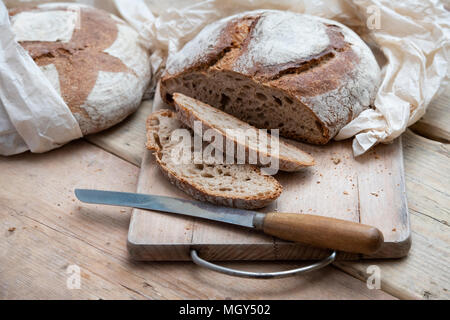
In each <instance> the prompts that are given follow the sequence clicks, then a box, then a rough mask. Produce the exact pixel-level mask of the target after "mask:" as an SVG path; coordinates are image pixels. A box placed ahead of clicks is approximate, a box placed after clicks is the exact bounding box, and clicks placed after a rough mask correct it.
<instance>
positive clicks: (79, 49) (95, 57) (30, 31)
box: [9, 3, 151, 135]
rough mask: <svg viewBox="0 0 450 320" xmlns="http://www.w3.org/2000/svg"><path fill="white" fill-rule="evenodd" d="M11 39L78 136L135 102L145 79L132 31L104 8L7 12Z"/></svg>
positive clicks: (145, 60) (146, 66)
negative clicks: (65, 109) (56, 96)
mask: <svg viewBox="0 0 450 320" xmlns="http://www.w3.org/2000/svg"><path fill="white" fill-rule="evenodd" d="M9 14H10V20H11V26H12V30H13V31H14V33H15V35H16V40H17V41H18V42H19V43H20V44H21V45H22V47H23V48H25V50H27V51H28V53H29V54H30V55H31V57H32V58H33V60H34V61H35V62H36V64H37V65H38V66H39V67H40V69H41V70H42V72H43V73H44V74H45V75H46V77H47V78H48V79H49V80H50V83H51V84H52V85H53V87H54V88H55V89H56V90H57V91H58V92H59V93H60V94H61V96H62V98H63V99H64V101H65V102H66V104H67V105H68V106H69V108H70V110H71V111H72V113H73V115H74V116H75V118H76V119H77V121H78V123H79V125H80V128H81V131H82V133H83V134H84V135H87V134H91V133H95V132H98V131H101V130H104V129H107V128H109V127H111V126H112V125H114V124H116V123H118V122H120V121H122V120H123V119H125V118H126V117H127V116H128V115H129V114H131V113H133V112H134V111H135V110H136V109H137V108H138V106H139V104H140V102H141V99H142V96H143V93H144V91H145V90H146V88H147V86H148V83H149V81H150V77H151V71H150V62H149V53H148V52H147V50H146V49H145V48H144V46H142V44H141V43H140V40H139V35H138V33H137V32H136V31H135V30H133V29H132V28H131V27H129V26H128V25H127V24H126V23H125V22H124V21H122V20H120V19H119V18H117V17H116V16H114V15H112V14H109V13H107V12H106V11H102V10H98V9H95V8H92V7H89V6H85V5H80V4H69V3H57V4H45V5H39V6H35V7H25V8H18V9H12V10H10V11H9Z"/></svg>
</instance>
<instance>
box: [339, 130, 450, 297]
mask: <svg viewBox="0 0 450 320" xmlns="http://www.w3.org/2000/svg"><path fill="white" fill-rule="evenodd" d="M403 141H404V150H405V173H406V186H407V194H408V206H409V210H410V214H411V228H412V248H411V252H410V254H409V256H408V257H407V258H404V259H400V260H397V261H382V260H376V261H367V262H365V261H364V262H337V263H335V265H336V266H337V267H338V268H341V269H342V270H344V271H346V272H348V273H349V274H351V275H353V276H356V277H358V278H361V279H365V278H366V272H365V271H366V270H367V267H368V266H370V265H377V266H378V267H379V268H380V270H381V279H382V288H383V290H385V291H387V292H389V293H390V294H392V295H394V296H396V297H399V298H404V299H409V298H424V299H449V298H450V293H449V290H450V228H449V218H450V193H449V188H448V182H449V181H450V154H449V151H450V148H449V145H448V144H442V143H439V142H435V141H431V140H428V139H426V138H423V137H420V136H418V135H416V134H414V133H412V132H410V131H409V132H407V133H406V134H404V136H403Z"/></svg>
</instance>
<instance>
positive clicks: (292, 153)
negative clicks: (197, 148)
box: [173, 93, 314, 172]
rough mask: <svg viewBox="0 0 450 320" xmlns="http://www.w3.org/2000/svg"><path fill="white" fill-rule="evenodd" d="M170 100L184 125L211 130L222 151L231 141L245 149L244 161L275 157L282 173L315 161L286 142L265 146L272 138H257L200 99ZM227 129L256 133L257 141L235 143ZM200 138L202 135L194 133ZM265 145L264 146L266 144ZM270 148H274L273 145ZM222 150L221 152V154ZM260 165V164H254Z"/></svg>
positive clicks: (242, 124) (245, 126) (181, 96)
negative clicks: (275, 147) (219, 141)
mask: <svg viewBox="0 0 450 320" xmlns="http://www.w3.org/2000/svg"><path fill="white" fill-rule="evenodd" d="M173 100H174V102H175V107H176V109H177V111H178V114H177V115H178V118H179V119H180V120H181V121H182V122H183V123H184V124H186V125H187V126H189V127H190V128H192V129H194V132H195V131H196V130H197V131H198V129H200V128H201V130H202V132H203V133H204V132H206V130H211V129H212V130H214V131H215V133H217V136H220V137H222V140H223V143H222V146H224V148H223V150H224V149H226V147H225V146H227V142H231V143H232V145H233V148H234V149H236V147H235V146H237V145H239V146H240V147H242V148H245V159H244V160H247V161H248V159H249V154H250V153H251V152H253V154H257V155H258V157H257V158H258V159H259V160H261V159H263V163H264V164H267V163H271V161H268V160H270V158H276V160H277V162H278V165H279V170H281V171H288V172H292V171H299V170H301V169H302V168H304V167H308V166H313V165H314V159H313V157H311V156H310V155H309V154H307V153H306V152H303V151H302V150H300V149H299V148H297V147H294V146H293V145H290V144H288V143H286V142H285V141H283V140H281V139H279V140H278V141H279V148H278V149H277V150H276V151H275V150H274V149H273V148H271V146H270V145H265V142H266V141H271V136H270V135H269V134H267V135H257V134H256V133H257V132H258V129H257V128H255V127H253V126H251V125H249V124H248V123H246V122H244V121H241V120H239V119H238V118H236V117H234V116H232V115H230V114H227V113H225V112H223V111H221V110H219V109H216V108H214V107H212V106H210V105H208V104H206V103H203V102H201V101H199V100H196V99H193V98H190V97H188V96H185V95H184V94H181V93H175V94H174V95H173ZM195 121H199V122H201V124H202V126H198V129H197V128H194V127H195V126H194V122H195ZM228 129H232V130H233V129H238V130H239V132H246V131H247V130H255V131H254V132H255V137H257V139H255V140H251V139H249V140H248V141H238V139H237V138H236V136H233V135H230V134H229V131H228V132H227V130H228ZM195 133H196V134H199V135H201V134H202V133H201V132H195ZM258 138H263V140H262V142H264V143H261V144H259V140H258ZM269 143H270V142H268V143H267V144H269ZM272 147H273V146H272ZM223 150H222V151H223ZM255 164H261V162H258V163H255Z"/></svg>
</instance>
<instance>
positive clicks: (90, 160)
mask: <svg viewBox="0 0 450 320" xmlns="http://www.w3.org/2000/svg"><path fill="white" fill-rule="evenodd" d="M118 168H120V170H119V169H118ZM137 171H138V169H137V167H135V166H133V165H131V164H130V163H128V162H126V161H123V160H121V159H119V158H118V157H115V156H113V155H112V154H110V153H107V152H105V151H103V150H101V149H99V148H97V147H95V146H92V145H90V144H88V143H85V142H82V141H79V142H76V143H72V144H70V145H68V146H66V147H64V148H62V149H59V150H55V151H52V152H50V153H47V154H44V155H32V154H24V155H20V156H16V157H10V158H5V157H0V173H1V178H0V207H1V208H2V210H0V299H277V298H278V299H393V297H392V296H390V295H388V294H386V293H384V292H383V291H381V290H369V289H368V288H367V286H366V284H365V283H364V282H361V281H359V280H358V279H355V278H354V277H352V276H349V275H347V274H345V273H343V272H342V271H340V270H337V269H336V268H333V267H331V266H330V267H327V268H326V269H323V270H321V271H319V272H314V273H311V274H306V275H304V276H302V277H294V278H289V279H280V280H264V281H261V280H247V279H239V280H237V279H236V278H232V277H228V276H224V275H219V274H216V273H213V272H210V271H208V270H204V269H200V268H199V267H197V266H195V265H194V264H192V263H136V262H132V261H130V259H129V256H128V252H127V250H126V246H125V244H126V240H127V230H128V223H129V213H130V210H129V209H122V208H115V207H107V206H95V205H84V204H81V203H79V202H77V201H76V200H75V199H74V196H73V189H74V188H76V187H91V188H103V189H113V190H119V191H133V189H135V187H136V179H137V174H138V172H137ZM71 265H77V266H79V267H80V268H81V283H80V284H81V288H80V290H70V289H68V287H67V279H68V277H69V274H67V268H68V266H71ZM226 265H227V266H232V267H237V268H242V269H247V270H249V269H250V270H255V269H257V270H260V271H269V270H272V271H273V270H279V269H287V268H292V267H294V266H295V265H296V264H294V263H266V264H261V263H258V264H251V263H227V264H226Z"/></svg>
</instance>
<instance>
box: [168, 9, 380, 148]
mask: <svg viewBox="0 0 450 320" xmlns="http://www.w3.org/2000/svg"><path fill="white" fill-rule="evenodd" d="M379 79H380V68H379V66H378V64H377V61H376V60H375V57H374V55H373V54H372V52H371V50H370V49H369V47H368V46H367V45H366V44H365V43H364V42H363V41H362V40H361V39H360V38H359V37H358V35H357V34H356V33H354V32H353V31H352V30H350V29H349V28H348V27H346V26H344V25H342V24H340V23H338V22H336V21H332V20H327V19H323V18H320V17H316V16H309V15H304V14H299V13H294V12H289V11H276V10H258V11H252V12H246V13H240V14H238V15H235V16H232V17H227V18H225V19H222V20H219V21H217V22H214V23H212V24H210V25H208V26H206V27H205V28H204V29H203V30H202V31H201V32H199V33H198V35H197V36H196V37H195V38H194V39H193V40H191V41H189V42H188V43H187V44H186V45H185V46H184V47H183V49H182V50H180V51H179V52H178V53H176V54H174V55H172V56H170V58H169V59H168V61H167V68H166V71H165V73H164V74H163V76H162V78H161V97H162V98H163V99H164V100H165V101H166V102H167V103H169V104H171V105H172V104H173V97H172V95H173V93H175V92H180V93H183V94H186V95H188V96H190V97H193V98H196V99H199V100H201V101H203V102H206V103H208V104H210V105H212V106H213V107H216V108H219V109H221V110H223V111H225V112H227V113H229V114H232V115H234V116H236V117H238V118H239V119H241V120H243V121H245V122H248V123H250V124H251V125H253V126H255V127H257V128H265V129H280V135H281V136H283V137H286V138H291V139H295V140H304V141H307V142H310V143H314V144H325V143H327V142H328V141H330V140H331V139H332V138H333V137H334V136H335V135H336V134H337V133H338V132H339V131H340V130H341V129H342V128H343V127H344V126H345V125H347V124H348V123H349V122H351V121H352V120H353V119H355V118H356V117H357V116H358V115H359V114H360V113H361V112H362V111H364V110H366V109H368V108H369V107H370V106H371V105H372V104H373V102H374V100H375V97H376V93H377V91H378V84H379Z"/></svg>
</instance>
